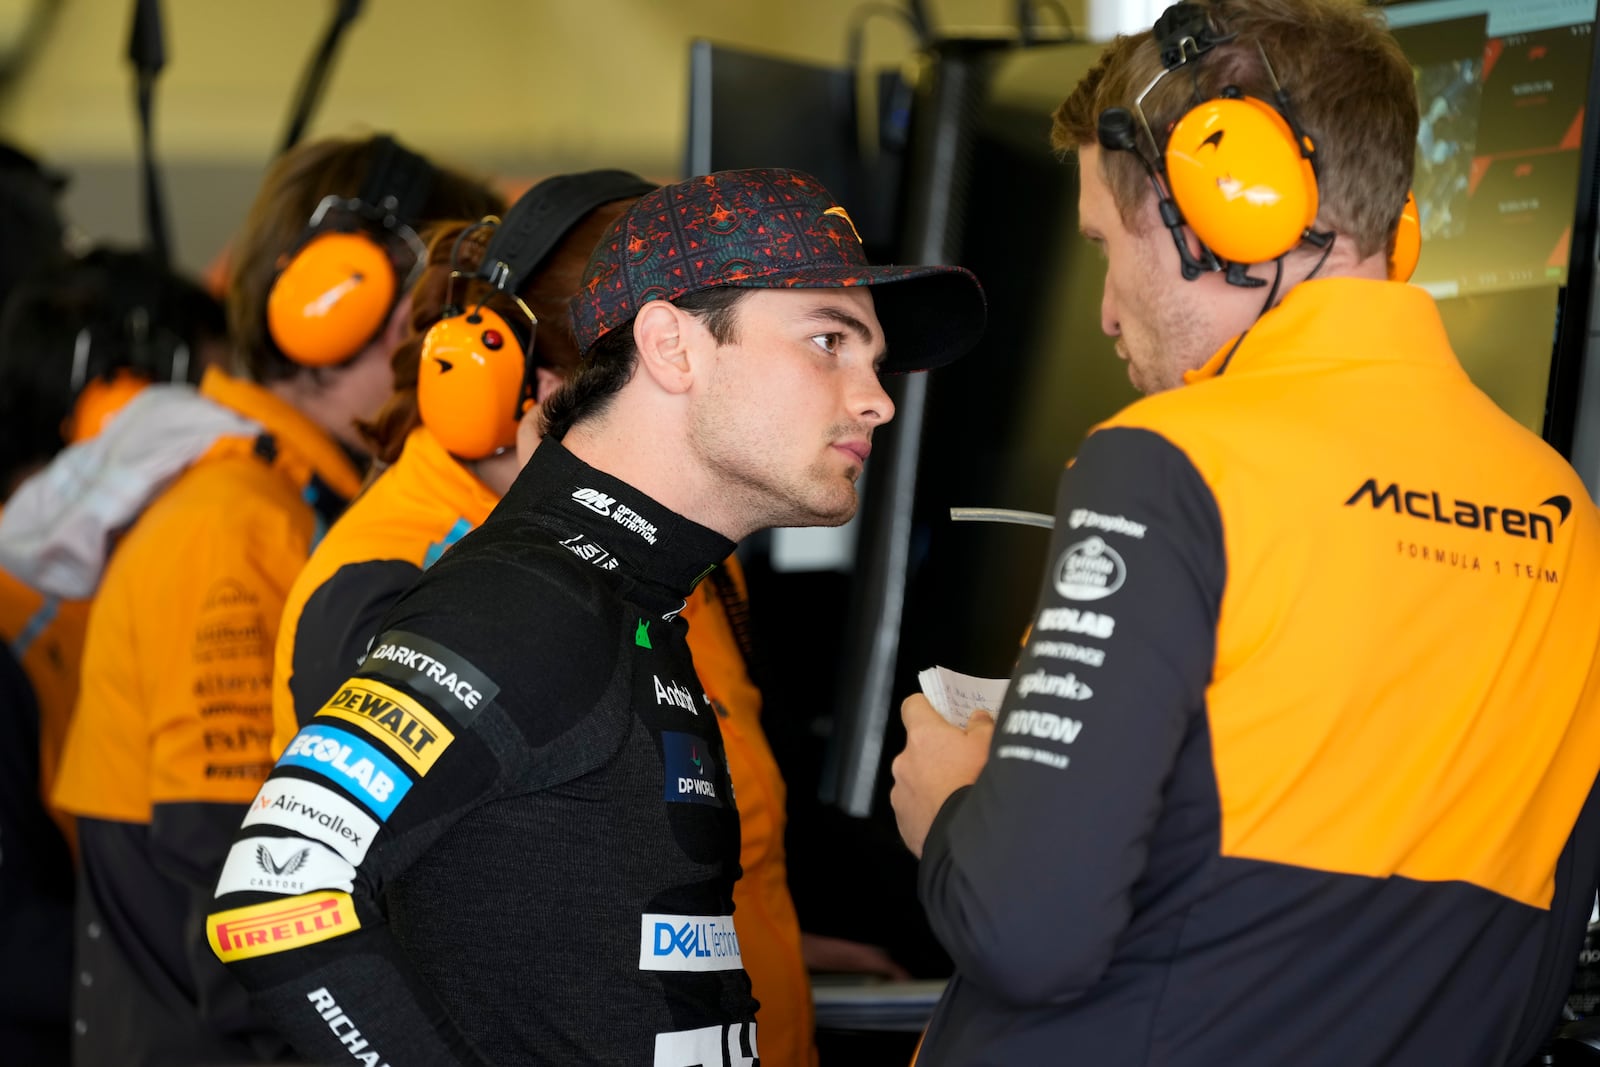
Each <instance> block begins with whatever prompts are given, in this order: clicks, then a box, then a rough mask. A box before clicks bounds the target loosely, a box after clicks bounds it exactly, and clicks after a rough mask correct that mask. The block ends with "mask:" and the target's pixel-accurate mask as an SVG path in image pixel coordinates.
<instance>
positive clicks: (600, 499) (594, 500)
mask: <svg viewBox="0 0 1600 1067" xmlns="http://www.w3.org/2000/svg"><path fill="white" fill-rule="evenodd" d="M572 499H574V500H576V501H577V502H578V503H580V504H582V505H583V506H584V507H586V508H588V509H589V510H590V511H592V512H594V513H595V514H596V515H605V516H608V517H609V516H610V514H611V505H612V504H615V503H616V502H617V498H616V497H614V496H606V495H605V494H604V493H602V492H601V491H600V490H598V489H578V490H575V491H574V492H573V494H572Z"/></svg>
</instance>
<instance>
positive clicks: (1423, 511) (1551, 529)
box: [1344, 478, 1572, 543]
mask: <svg viewBox="0 0 1600 1067" xmlns="http://www.w3.org/2000/svg"><path fill="white" fill-rule="evenodd" d="M1363 501H1365V502H1366V503H1367V504H1368V506H1370V507H1371V508H1372V509H1373V510H1375V511H1381V510H1383V509H1385V508H1387V509H1388V510H1390V511H1392V512H1394V513H1395V514H1396V515H1408V516H1410V517H1411V518H1414V519H1422V520H1424V521H1427V522H1434V523H1440V524H1442V525H1444V526H1459V527H1461V528H1462V529H1465V530H1482V531H1484V532H1485V533H1498V534H1505V535H1506V536H1508V537H1522V538H1528V539H1530V540H1534V541H1545V542H1547V543H1553V542H1554V541H1555V532H1556V529H1557V528H1558V527H1560V526H1561V525H1563V524H1564V523H1565V522H1566V521H1567V516H1569V515H1571V514H1572V501H1571V500H1570V499H1568V498H1567V497H1565V496H1560V495H1557V496H1552V497H1548V498H1547V499H1545V500H1543V501H1541V502H1540V503H1539V504H1537V505H1535V506H1534V507H1531V508H1529V507H1521V508H1513V507H1507V506H1505V505H1504V504H1481V503H1478V502H1477V501H1472V500H1461V499H1459V498H1455V499H1450V500H1446V499H1445V498H1444V496H1443V494H1441V493H1440V492H1439V491H1438V490H1437V489H1407V488H1405V487H1404V486H1402V485H1401V484H1400V483H1399V482H1390V483H1389V484H1387V485H1383V486H1380V485H1379V484H1378V479H1376V478H1368V479H1367V480H1366V481H1364V482H1362V483H1361V485H1360V487H1359V488H1357V489H1356V491H1355V492H1354V493H1352V494H1350V499H1348V500H1346V501H1345V502H1344V506H1345V507H1347V508H1349V507H1355V506H1356V505H1357V504H1359V503H1362V502H1363Z"/></svg>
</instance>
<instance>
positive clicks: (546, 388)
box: [533, 367, 566, 404]
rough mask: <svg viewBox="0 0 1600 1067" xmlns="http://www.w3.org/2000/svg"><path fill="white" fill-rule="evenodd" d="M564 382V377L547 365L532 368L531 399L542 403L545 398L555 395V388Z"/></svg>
mask: <svg viewBox="0 0 1600 1067" xmlns="http://www.w3.org/2000/svg"><path fill="white" fill-rule="evenodd" d="M564 384H566V379H565V378H563V377H561V375H559V374H557V373H556V372H555V371H553V370H551V369H550V368H549V367H535V368H533V399H534V400H535V402H537V403H540V404H543V403H544V402H545V401H546V400H549V399H550V398H551V397H552V396H555V394H556V390H557V389H560V388H561V387H562V385H564Z"/></svg>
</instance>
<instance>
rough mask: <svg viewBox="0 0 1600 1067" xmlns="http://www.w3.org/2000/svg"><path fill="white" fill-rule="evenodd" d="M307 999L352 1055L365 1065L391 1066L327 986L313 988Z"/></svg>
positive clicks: (376, 1066)
mask: <svg viewBox="0 0 1600 1067" xmlns="http://www.w3.org/2000/svg"><path fill="white" fill-rule="evenodd" d="M306 999H307V1000H309V1001H310V1002H311V1006H312V1007H313V1008H315V1009H316V1012H317V1014H318V1015H320V1016H322V1018H323V1019H324V1020H325V1021H326V1022H327V1024H328V1029H329V1030H331V1031H332V1032H333V1036H334V1037H336V1038H338V1039H339V1044H341V1045H343V1046H344V1047H345V1048H347V1049H349V1050H350V1055H351V1056H353V1057H355V1058H356V1059H358V1060H360V1061H361V1063H362V1064H363V1065H364V1067H389V1064H388V1061H386V1060H385V1059H384V1058H383V1057H382V1056H381V1055H379V1054H378V1053H377V1052H375V1051H372V1049H371V1045H370V1042H368V1041H367V1039H366V1038H364V1037H362V1036H361V1031H360V1030H358V1029H356V1024H355V1023H353V1022H351V1021H350V1016H348V1015H346V1014H345V1013H344V1009H343V1008H341V1007H339V1002H338V1001H336V1000H334V999H333V994H332V993H330V992H328V990H327V988H326V987H324V988H322V989H313V990H312V991H311V992H309V993H307V994H306Z"/></svg>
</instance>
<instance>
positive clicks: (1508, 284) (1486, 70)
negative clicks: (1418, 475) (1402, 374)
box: [1384, 0, 1600, 454]
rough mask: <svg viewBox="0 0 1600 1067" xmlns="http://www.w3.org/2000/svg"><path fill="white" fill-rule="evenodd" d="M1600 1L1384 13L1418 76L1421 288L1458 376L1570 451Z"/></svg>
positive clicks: (1494, 3) (1591, 191)
mask: <svg viewBox="0 0 1600 1067" xmlns="http://www.w3.org/2000/svg"><path fill="white" fill-rule="evenodd" d="M1595 6H1596V5H1595V0H1414V2H1407V3H1392V4H1389V5H1387V6H1386V7H1385V8H1384V15H1385V17H1386V18H1387V20H1388V22H1389V27H1390V29H1391V30H1392V31H1393V33H1394V35H1395V39H1396V40H1398V41H1399V42H1400V46H1401V47H1402V48H1403V49H1404V50H1405V52H1406V55H1407V56H1408V58H1410V60H1411V62H1412V64H1413V67H1414V69H1415V71H1416V84H1417V97H1418V107H1419V110H1420V118H1421V125H1420V128H1419V131H1418V137H1417V160H1416V177H1415V181H1414V189H1415V192H1416V195H1417V205H1418V208H1419V209H1420V216H1421V221H1422V258H1421V260H1420V261H1419V262H1418V264H1417V271H1416V274H1415V275H1414V276H1413V279H1412V280H1413V282H1415V283H1416V284H1418V285H1422V286H1424V287H1425V288H1427V289H1428V290H1429V291H1430V292H1431V293H1433V295H1434V296H1435V298H1437V300H1438V303H1439V310H1440V312H1441V314H1442V315H1443V317H1444V321H1445V327H1446V329H1447V330H1448V331H1449V333H1450V338H1451V342H1452V344H1453V345H1454V347H1455V349H1456V352H1457V354H1458V355H1459V356H1460V357H1461V362H1462V365H1463V366H1464V367H1465V368H1466V370H1467V372H1468V374H1470V375H1471V376H1472V378H1473V380H1474V381H1476V382H1477V383H1478V385H1479V386H1480V387H1482V388H1483V389H1484V390H1485V391H1486V392H1488V393H1489V395H1490V396H1492V397H1494V399H1495V400H1496V401H1497V402H1498V403H1499V404H1500V405H1501V407H1503V408H1505V410H1506V411H1508V412H1510V413H1511V414H1512V415H1513V416H1514V417H1516V418H1517V419H1519V420H1520V421H1522V422H1523V423H1524V424H1526V425H1527V426H1529V427H1531V428H1532V429H1534V430H1537V431H1539V432H1541V433H1543V434H1544V435H1545V437H1546V439H1547V440H1549V441H1550V442H1551V443H1552V444H1553V445H1555V446H1556V447H1557V448H1558V449H1560V450H1561V451H1562V452H1563V453H1568V454H1570V449H1571V445H1572V431H1573V418H1574V413H1575V410H1576V403H1577V393H1578V380H1579V373H1580V370H1581V366H1582V362H1583V353H1584V349H1585V347H1586V345H1587V342H1588V338H1587V334H1588V321H1589V314H1590V298H1591V288H1592V283H1593V277H1594V250H1595V243H1594V242H1595V205H1594V195H1595V183H1594V170H1595V148H1596V133H1597V122H1600V116H1597V115H1596V114H1595V110H1596V109H1594V108H1592V107H1589V106H1588V104H1589V102H1590V101H1591V100H1593V99H1594V86H1595V80H1594V78H1595V44H1596V42H1595V36H1594V19H1595Z"/></svg>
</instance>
